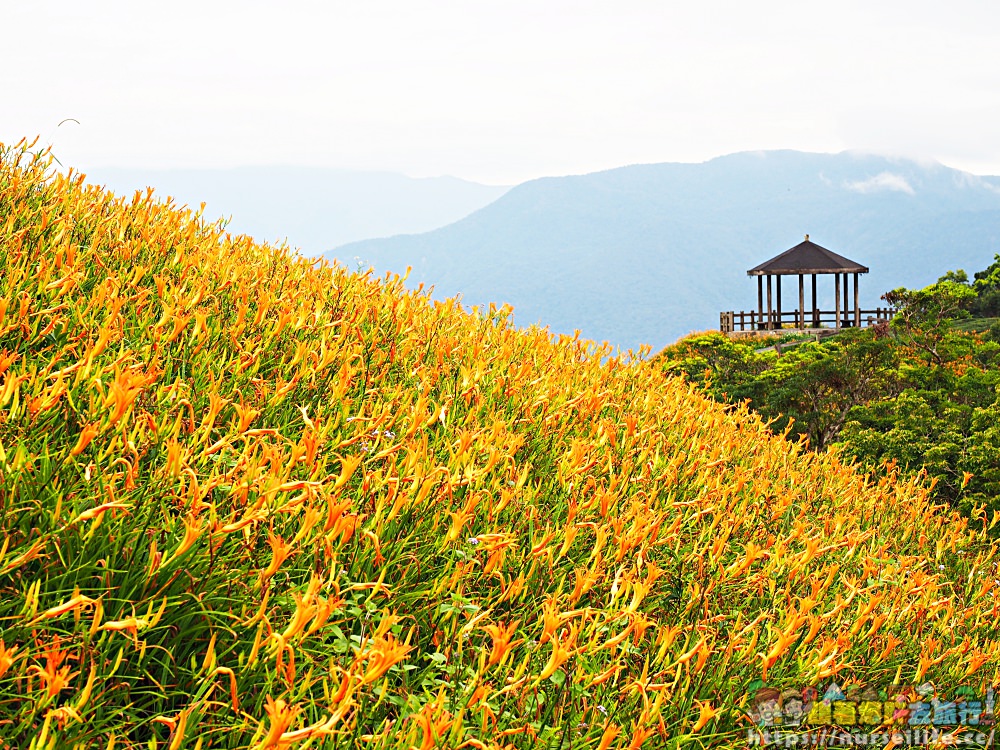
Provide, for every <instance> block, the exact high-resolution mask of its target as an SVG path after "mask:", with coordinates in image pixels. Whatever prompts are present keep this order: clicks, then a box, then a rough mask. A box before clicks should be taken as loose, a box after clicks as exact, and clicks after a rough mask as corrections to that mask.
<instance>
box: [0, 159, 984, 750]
mask: <svg viewBox="0 0 1000 750" xmlns="http://www.w3.org/2000/svg"><path fill="white" fill-rule="evenodd" d="M0 161H2V167H0V259H2V260H0V262H2V268H3V273H2V275H0V311H2V312H0V373H2V375H0V378H2V380H0V467H2V475H0V476H2V484H0V538H2V540H3V541H2V543H0V625H2V627H0V738H2V741H0V747H5V748H18V750H20V749H21V748H26V747H29V745H30V746H31V747H46V748H48V747H60V748H61V747H75V746H77V745H79V746H81V747H91V746H95V747H106V746H113V747H118V748H122V747H126V748H138V747H140V746H141V747H150V746H157V747H169V748H170V749H171V750H177V749H178V748H187V747H190V748H194V747H201V748H208V747H220V748H247V747H253V748H277V747H284V748H292V747H299V746H304V745H303V744H302V743H305V742H306V741H307V739H309V738H312V740H313V744H312V746H313V747H317V746H322V747H359V746H362V747H374V748H390V747H391V748H409V747H419V748H422V750H428V749H429V748H431V747H452V748H458V747H474V748H484V747H485V748H504V747H515V748H527V747H539V746H542V747H544V746H548V747H573V748H601V749H602V750H606V749H607V748H612V747H614V748H633V749H634V748H638V747H640V746H644V747H666V746H676V747H680V746H695V747H698V746H713V747H720V746H732V747H738V746H741V745H743V744H745V742H746V727H747V721H748V720H747V718H746V715H747V712H748V710H749V705H748V691H749V690H751V689H752V687H753V685H754V684H757V683H755V681H757V680H759V679H765V680H767V682H768V684H771V685H776V686H779V687H784V686H802V685H804V684H818V682H819V681H823V682H825V681H828V680H829V679H831V678H832V677H836V679H837V680H839V681H841V682H842V681H843V680H848V679H857V680H860V681H863V682H865V683H867V684H875V685H876V686H887V685H888V684H889V683H890V682H892V681H893V678H894V677H895V678H896V681H897V682H898V681H900V680H903V681H911V680H912V681H916V682H919V681H923V680H925V679H929V680H934V681H935V682H936V683H938V684H941V685H948V686H951V685H957V684H959V683H960V682H964V683H968V684H971V685H973V686H975V687H976V688H977V689H981V688H982V687H983V685H984V684H989V683H990V681H993V682H995V681H996V680H997V665H998V664H1000V645H998V644H1000V641H998V626H997V612H998V607H997V604H996V598H995V592H996V589H995V588H994V583H993V577H994V575H995V573H996V565H997V551H996V548H995V546H994V545H993V544H991V543H989V542H988V541H987V540H986V539H985V538H984V537H981V536H977V535H975V534H973V533H971V532H970V531H968V530H967V529H966V527H965V524H964V522H963V521H962V520H960V519H959V518H957V517H956V516H954V515H949V514H944V513H940V512H938V511H936V510H935V509H934V508H931V507H929V505H928V503H927V501H926V491H925V490H924V489H921V488H920V487H917V486H914V485H912V484H908V483H896V482H893V481H889V480H887V481H884V482H882V483H880V484H878V485H873V484H872V483H871V482H869V481H866V480H865V479H864V478H863V477H861V476H859V475H858V474H856V473H855V472H854V471H853V470H852V469H850V468H849V467H844V466H842V465H841V464H840V463H838V461H837V459H836V458H835V457H831V456H815V455H809V454H803V453H802V451H801V449H800V447H799V446H797V445H794V444H790V443H788V442H786V441H784V440H781V439H779V438H775V437H773V436H771V435H770V434H769V433H768V431H767V429H766V427H765V426H764V425H763V424H761V422H760V421H759V420H757V419H755V418H753V417H752V416H751V415H749V414H747V413H746V412H745V411H742V410H739V409H735V410H732V409H729V410H727V409H726V408H724V407H722V406H720V405H716V404H713V403H710V402H708V401H706V400H705V399H703V398H702V397H700V396H699V395H697V394H695V393H693V392H692V391H691V390H689V389H688V388H687V387H686V386H684V385H683V383H682V382H681V381H679V380H668V379H666V378H665V377H664V375H663V374H662V373H660V372H658V371H657V368H656V367H655V366H651V365H650V364H649V363H645V362H631V363H630V362H627V361H624V360H622V359H619V358H609V357H607V356H606V355H607V354H608V352H607V351H606V350H602V349H598V348H596V347H595V346H594V345H593V344H591V343H588V342H586V341H582V340H575V339H570V338H560V339H558V340H553V339H552V338H551V337H549V336H548V335H547V334H546V333H544V332H542V331H539V330H526V331H521V330H517V329H514V328H513V327H512V326H511V325H510V324H509V321H508V320H507V317H508V315H509V310H507V309H499V310H498V309H489V310H483V311H481V312H478V313H472V312H468V311H465V310H462V309H461V308H460V307H459V306H457V305H456V304H454V303H453V302H446V303H440V302H432V301H430V300H428V299H427V298H425V297H423V296H420V295H416V294H414V293H412V292H408V291H406V290H405V289H403V288H402V285H401V283H400V282H399V281H398V280H395V279H393V280H388V281H378V280H374V279H372V278H371V277H370V276H365V275H356V274H351V273H348V272H347V271H345V270H344V269H343V268H342V267H331V266H329V265H325V264H315V263H311V262H310V261H308V260H305V259H302V258H300V257H296V256H293V255H290V254H288V252H287V251H283V250H275V249H273V248H270V247H267V246H261V245H256V244H253V243H252V242H250V241H249V240H247V239H246V238H241V237H232V236H229V235H226V234H225V233H223V232H222V231H220V230H219V229H218V227H217V226H215V225H213V224H210V223H207V222H206V221H205V220H204V219H203V217H200V216H197V215H193V214H192V213H190V212H188V211H179V210H177V209H175V208H173V207H172V206H169V205H164V204H160V203H156V202H154V201H151V200H149V199H147V198H144V197H141V196H140V197H139V198H138V199H137V200H135V201H133V202H125V201H122V200H115V199H113V198H112V196H110V195H109V194H107V193H104V192H102V191H101V190H99V189H97V188H93V187H88V186H87V185H85V184H83V183H82V181H81V180H78V179H76V178H73V177H69V178H67V177H62V176H59V175H49V176H46V162H45V160H44V159H37V158H36V159H32V158H31V157H30V155H29V154H28V153H26V152H25V150H24V147H23V146H21V147H15V148H7V149H4V150H3V152H2V159H0ZM17 165H20V166H17ZM984 574H985V575H984ZM154 739H155V740H156V742H158V743H159V744H156V743H154ZM30 743H34V744H30Z"/></svg>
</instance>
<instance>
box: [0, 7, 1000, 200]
mask: <svg viewBox="0 0 1000 750" xmlns="http://www.w3.org/2000/svg"><path fill="white" fill-rule="evenodd" d="M0 28H2V29H3V35H2V42H0V141H4V142H12V141H15V140H17V139H19V138H20V137H21V136H23V135H35V134H40V135H42V137H43V141H44V142H45V143H48V142H51V143H52V144H53V146H54V149H55V152H56V155H57V156H58V157H59V158H60V160H61V161H62V162H63V163H64V164H67V165H74V166H77V167H79V168H82V169H83V170H84V171H86V169H87V168H91V167H97V166H111V165H115V166H150V167H227V166H236V165H246V164H316V165H322V166H332V167H349V168H362V169H386V170H392V171H400V172H404V173H406V174H409V175H412V176H431V175H440V174H453V175H457V176H460V177H466V178H469V179H474V180H479V181H483V182H492V183H514V182H518V181H521V180H525V179H529V178H532V177H538V176H541V175H548V174H567V173H580V172H589V171H594V170H597V169H604V168H609V167H615V166H621V165H623V164H629V163H636V162H658V161H702V160H704V159H707V158H711V157H713V156H718V155H720V154H725V153H730V152H733V151H742V150H755V149H773V148H793V149H802V150H810V151H840V150H843V149H860V150H868V151H877V152H882V153H892V154H899V155H909V156H917V157H921V158H931V159H937V160H939V161H942V162H944V163H946V164H949V165H952V166H956V167H960V168H963V169H967V170H969V171H973V172H978V173H981V174H986V173H988V174H1000V3H998V2H996V1H995V0H949V1H948V2H941V1H940V0H886V1H885V2H879V0H863V1H856V0H838V2H824V3H819V2H809V0H794V1H784V0H754V1H753V2H749V1H748V0H702V1H701V2H693V1H692V0H685V1H684V2H674V1H672V0H652V1H650V2H640V1H638V0H616V2H613V3H612V2H588V1H587V0H571V1H570V0H566V1H564V0H502V2H500V1H497V2H493V1H488V2H487V1H480V0H435V1H434V2H420V1H419V0H351V1H350V2H340V1H339V0H326V1H325V2H305V1H304V0H284V1H283V2H280V3H279V2H254V1H253V0H240V1H239V2H230V1H228V0H227V1H216V0H199V2H192V1H190V0H169V2H157V3H151V2H142V1H141V0H139V1H137V0H130V1H129V2H116V1H111V0H97V1H90V0H73V1H72V2H69V1H67V0H59V1H46V0H40V1H32V2H28V1H27V0H18V1H17V2H15V0H4V2H3V3H2V5H0ZM70 117H72V118H75V119H77V120H79V122H80V124H79V125H77V124H76V123H73V122H68V123H65V124H63V125H62V126H61V127H59V128H57V127H56V126H57V124H58V123H59V122H60V121H61V120H63V119H64V118H70Z"/></svg>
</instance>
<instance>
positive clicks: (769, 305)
mask: <svg viewBox="0 0 1000 750" xmlns="http://www.w3.org/2000/svg"><path fill="white" fill-rule="evenodd" d="M773 326H774V321H773V320H772V315H771V274H768V275H767V326H766V327H767V330H771V328H772V327H773Z"/></svg>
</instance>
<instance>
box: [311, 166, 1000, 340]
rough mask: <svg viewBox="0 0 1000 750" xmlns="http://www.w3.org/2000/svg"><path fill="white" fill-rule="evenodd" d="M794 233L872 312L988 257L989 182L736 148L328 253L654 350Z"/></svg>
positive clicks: (537, 189) (548, 187) (727, 306)
mask: <svg viewBox="0 0 1000 750" xmlns="http://www.w3.org/2000/svg"><path fill="white" fill-rule="evenodd" d="M805 233H811V235H812V238H813V239H814V240H815V241H816V242H818V243H819V244H821V245H823V246H824V247H828V248H830V249H831V250H833V251H835V252H838V253H840V254H842V255H845V256H847V257H849V258H851V259H854V260H857V261H858V262H860V263H863V264H864V265H866V266H868V267H869V268H871V274H870V275H868V276H865V277H863V278H862V280H861V298H862V304H863V305H865V306H875V305H878V304H884V303H880V302H879V296H880V295H881V294H882V293H883V292H885V291H888V290H890V289H895V288H896V287H899V286H910V287H922V286H925V285H927V284H929V283H931V282H933V281H935V280H936V279H937V277H938V275H940V273H941V271H940V269H941V268H942V267H946V268H960V267H964V268H982V267H984V266H985V265H987V264H988V263H989V262H990V260H991V259H992V258H993V255H994V253H996V252H1000V180H998V179H996V178H987V177H976V176H974V175H970V174H967V173H964V172H960V171H958V170H954V169H949V168H947V167H944V166H941V165H940V164H919V163H915V162H911V161H906V160H900V159H888V158H885V157H878V156H866V155H861V154H853V153H843V154H807V153H800V152H795V151H773V152H763V153H742V154H733V155H731V156H725V157H720V158H718V159H712V160H711V161H708V162H705V163H703V164H644V165H635V166H629V167H621V168H619V169H612V170H608V171H606V172H597V173H594V174H586V175H578V176H571V177H551V178H545V179H540V180H534V181H531V182H527V183H524V184H522V185H518V186H517V187H515V188H513V189H512V190H511V191H510V192H508V193H507V194H505V195H504V196H503V197H502V198H500V199H499V200H497V201H496V202H494V203H492V204H490V205H489V206H486V207H485V208H483V209H481V210H479V211H477V212H476V213H474V214H472V215H470V216H468V217H466V218H465V219H463V220H461V221H459V222H457V223H455V224H452V225H450V226H447V227H442V228H440V229H437V230H434V231H433V232H429V233H425V234H418V235H406V236H399V237H393V238H389V239H385V240H372V241H364V242H359V243H353V244H349V245H346V246H344V247H340V248H337V249H335V250H333V251H332V252H330V253H328V254H327V255H328V257H337V258H340V259H347V260H350V261H351V263H352V264H353V258H354V257H355V256H359V257H361V258H363V259H364V260H366V261H367V262H369V263H371V264H373V265H374V267H375V269H376V270H377V271H378V272H380V273H381V272H385V271H392V272H394V273H403V271H404V270H405V269H406V267H407V266H412V267H413V272H412V273H411V274H410V277H409V283H410V284H411V286H415V285H417V284H420V283H424V284H425V285H427V286H430V285H434V287H435V294H436V295H437V296H439V297H441V298H444V297H448V296H451V295H455V294H458V293H461V294H462V295H463V299H464V300H465V301H466V302H467V303H468V304H474V305H479V304H485V303H487V302H490V301H496V302H497V303H500V302H507V303H510V304H511V305H513V306H514V310H515V316H516V320H517V321H518V322H519V323H521V324H527V323H536V322H540V323H542V324H543V325H548V326H550V327H551V328H552V330H553V331H555V332H557V333H568V334H572V333H573V331H574V330H575V329H580V330H581V331H582V335H583V336H585V337H587V338H591V339H594V340H596V341H604V340H607V341H610V342H611V343H612V344H614V345H616V346H621V347H623V348H638V346H639V345H640V344H650V345H652V346H653V347H654V348H655V349H659V348H661V347H663V346H665V345H667V344H669V343H671V342H673V341H674V340H676V339H677V338H678V337H679V336H681V335H684V334H686V333H689V332H691V331H700V330H705V329H707V328H714V327H716V326H718V324H719V312H720V311H723V310H741V309H743V310H750V309H753V308H754V307H755V306H756V303H757V289H756V285H755V284H754V282H753V280H752V279H748V278H747V275H746V271H747V269H749V268H753V267H754V266H756V265H757V264H758V263H761V262H763V261H765V260H767V259H768V258H771V257H773V256H775V255H777V254H778V253H780V252H782V251H784V250H786V249H788V248H789V247H792V246H793V245H795V244H797V243H798V242H800V241H801V240H802V235H803V234H805ZM823 281H824V282H825V283H823V284H821V285H820V287H819V292H820V294H821V295H823V297H824V298H826V299H825V300H823V301H822V302H823V305H824V306H826V307H827V308H828V309H833V282H832V280H831V279H829V278H827V279H824V280H823ZM786 295H787V297H786V301H787V300H790V299H791V298H792V297H794V296H795V295H794V294H793V292H792V291H791V287H790V285H788V284H787V283H786Z"/></svg>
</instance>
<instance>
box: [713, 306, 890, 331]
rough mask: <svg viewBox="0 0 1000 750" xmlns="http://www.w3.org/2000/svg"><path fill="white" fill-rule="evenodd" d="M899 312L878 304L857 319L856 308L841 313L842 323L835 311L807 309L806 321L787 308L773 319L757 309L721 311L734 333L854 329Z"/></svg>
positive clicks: (721, 324) (724, 326) (722, 324)
mask: <svg viewBox="0 0 1000 750" xmlns="http://www.w3.org/2000/svg"><path fill="white" fill-rule="evenodd" d="M895 313H896V311H895V310H894V309H893V308H891V307H876V308H875V309H874V310H860V311H859V312H858V316H857V319H855V315H854V310H848V311H843V310H842V311H841V312H840V324H839V325H838V324H837V311H836V310H812V311H809V310H807V311H806V313H805V316H804V318H805V319H804V320H801V319H800V317H799V311H798V310H784V311H782V312H781V314H780V315H779V314H778V312H777V311H775V310H772V311H771V314H770V318H769V317H768V313H767V312H766V311H765V312H763V313H761V312H758V311H757V310H751V311H749V312H746V311H743V310H740V311H739V312H723V313H719V328H720V330H721V331H722V332H723V333H733V332H736V331H771V330H778V329H780V328H786V327H790V328H803V329H809V328H827V329H829V328H834V329H835V328H854V327H856V326H860V327H866V326H870V325H874V324H875V323H880V322H883V321H888V320H891V319H892V316H893V315H895Z"/></svg>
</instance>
